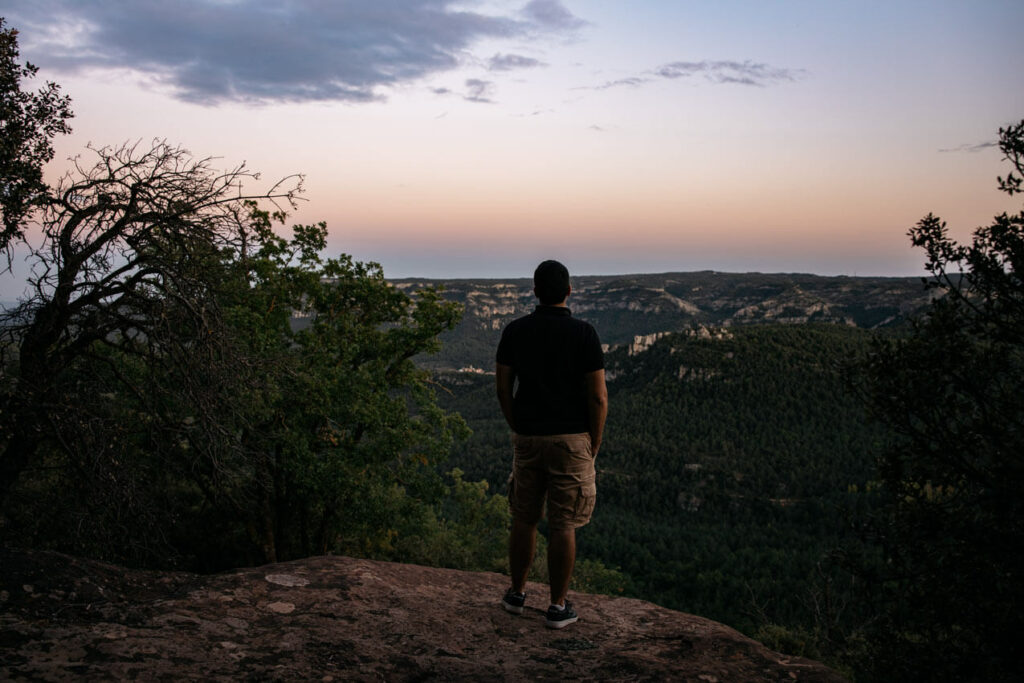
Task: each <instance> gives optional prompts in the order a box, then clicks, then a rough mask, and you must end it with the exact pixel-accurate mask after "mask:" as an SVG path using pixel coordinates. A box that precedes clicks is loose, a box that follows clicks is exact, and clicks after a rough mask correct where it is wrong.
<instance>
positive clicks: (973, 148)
mask: <svg viewBox="0 0 1024 683" xmlns="http://www.w3.org/2000/svg"><path fill="white" fill-rule="evenodd" d="M998 146H999V144H998V143H996V142H979V143H978V144H976V145H972V144H969V143H964V144H962V145H958V146H956V147H949V148H947V149H940V150H939V151H940V152H972V153H973V152H980V151H982V150H985V149H989V148H990V147H998Z"/></svg>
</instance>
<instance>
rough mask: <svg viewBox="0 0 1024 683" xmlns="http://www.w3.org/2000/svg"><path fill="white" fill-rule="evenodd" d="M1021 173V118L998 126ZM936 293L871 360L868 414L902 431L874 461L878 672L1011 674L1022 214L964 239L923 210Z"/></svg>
mask: <svg viewBox="0 0 1024 683" xmlns="http://www.w3.org/2000/svg"><path fill="white" fill-rule="evenodd" d="M999 138H1000V139H999V147H1000V149H1001V150H1002V152H1003V154H1004V155H1005V157H1006V159H1007V160H1009V161H1010V163H1011V164H1012V166H1013V170H1012V171H1011V172H1010V173H1009V174H1008V175H1007V177H1006V178H999V188H1000V189H1001V190H1002V191H1004V192H1006V193H1007V194H1009V195H1014V194H1016V193H1018V192H1019V191H1020V184H1021V176H1024V121H1021V122H1020V123H1018V124H1016V125H1011V126H1009V127H1007V128H1005V129H1000V131H999ZM910 237H911V239H912V242H913V244H914V245H915V246H918V247H922V248H924V250H925V252H926V254H927V259H928V260H927V268H928V270H929V271H930V273H931V275H932V278H931V280H930V281H929V282H928V286H929V287H931V288H933V289H934V290H935V292H936V298H935V299H934V300H933V302H932V303H931V305H930V307H929V310H928V312H927V315H925V316H924V317H922V318H921V319H919V320H918V321H916V323H915V324H914V326H913V330H912V332H911V334H910V335H909V337H908V338H906V339H902V340H892V341H889V342H884V343H883V342H880V343H879V344H878V346H877V347H876V349H875V352H874V354H873V355H872V357H871V358H870V360H869V361H868V363H867V366H866V370H867V377H868V379H869V383H868V390H869V393H870V399H871V404H872V406H873V409H874V412H875V414H876V415H877V416H878V417H880V418H881V419H882V420H883V421H885V422H887V423H888V424H889V425H891V426H892V427H893V428H894V430H895V432H896V433H897V434H898V439H897V440H896V441H895V443H893V444H892V446H891V447H890V448H889V449H888V450H887V451H886V452H885V453H884V454H883V455H882V457H881V458H880V461H879V467H880V474H881V478H882V480H883V482H884V484H885V487H886V490H887V493H888V501H889V503H888V508H887V514H886V516H885V517H884V518H883V519H882V523H881V525H880V528H879V531H880V534H881V540H882V543H883V545H884V551H885V555H886V561H887V564H886V567H887V569H888V571H887V572H886V573H884V574H883V575H882V576H881V577H880V579H881V581H882V584H881V585H882V586H883V587H884V590H885V592H884V598H885V604H886V611H885V614H884V618H883V620H882V621H881V623H880V625H879V629H878V632H877V633H876V640H875V645H876V648H877V653H876V654H877V658H876V664H877V666H878V667H879V671H881V672H882V673H880V674H879V675H880V677H884V678H886V679H889V680H892V679H896V680H899V679H907V680H909V679H917V680H923V679H928V680H957V681H963V680H979V681H982V680H984V681H996V680H1020V676H1021V674H1022V666H1021V660H1020V659H1019V657H1018V656H1017V654H1016V645H1017V642H1016V641H1017V639H1018V634H1019V633H1020V632H1021V629H1022V627H1024V623H1022V617H1021V615H1022V614H1024V581H1022V577H1024V498H1022V497H1021V487H1022V486H1024V447H1022V445H1024V282H1022V279H1021V278H1022V274H1024V270H1022V269H1024V213H1018V214H1014V215H1007V214H1005V213H1003V214H1001V215H998V216H996V217H995V219H994V221H993V223H992V224H991V225H989V226H984V227H980V228H978V229H977V230H976V231H975V232H974V235H973V240H972V242H971V243H970V244H968V245H961V244H958V243H957V242H956V241H954V240H953V239H951V238H950V237H949V234H948V231H947V228H946V224H945V223H944V222H943V221H941V220H940V219H939V218H937V217H935V216H933V215H931V214H929V215H928V216H926V217H925V218H923V219H922V220H921V221H920V222H919V223H918V224H917V226H916V227H914V228H913V229H912V230H911V231H910Z"/></svg>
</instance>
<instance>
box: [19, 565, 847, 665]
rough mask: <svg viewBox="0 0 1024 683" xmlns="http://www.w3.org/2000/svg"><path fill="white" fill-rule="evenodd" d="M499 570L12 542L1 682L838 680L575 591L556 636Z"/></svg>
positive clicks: (659, 613)
mask: <svg viewBox="0 0 1024 683" xmlns="http://www.w3.org/2000/svg"><path fill="white" fill-rule="evenodd" d="M506 581H507V579H506V578H505V577H503V576H501V575H499V574H493V573H474V572H462V571H456V570H451V569H436V568H431V567H419V566H414V565H405V564H394V563H388V562H375V561H370V560H358V559H352V558H347V557H315V558H308V559H305V560H299V561H295V562H285V563H280V564H275V565H268V566H265V567H257V568H252V569H241V570H237V571H232V572H230V573H225V574H217V575H212V576H200V575H195V574H185V573H167V572H148V571H138V570H129V569H123V568H120V567H115V566H113V565H108V564H103V563H100V562H93V561H87V560H80V559H75V558H71V557H67V556H64V555H59V554H57V553H49V552H34V551H15V550H9V549H0V679H5V680H10V679H18V678H30V679H33V680H67V679H70V678H79V677H81V678H88V679H111V678H113V679H120V680H131V679H144V680H182V679H190V680H195V679H202V678H206V679H215V680H243V679H250V680H254V679H259V680H322V681H331V680H344V681H378V680H388V681H405V680H417V681H424V680H440V681H445V680H477V681H506V680H521V679H531V680H594V681H625V680H628V681H644V680H675V681H695V682H703V683H716V682H719V681H721V682H725V681H807V682H818V681H821V682H826V681H828V682H833V681H837V682H838V681H843V680H844V679H843V678H842V677H841V676H840V675H838V674H837V673H835V672H834V671H831V670H830V669H828V668H826V667H825V666H824V665H822V664H819V663H817V662H812V661H809V660H806V659H799V658H795V657H787V656H784V655H780V654H778V653H776V652H773V651H771V650H769V649H767V648H766V647H764V646H763V645H761V644H760V643H758V642H756V641H754V640H751V639H749V638H747V637H745V636H743V635H741V634H740V633H738V632H737V631H735V630H733V629H731V628H728V627H726V626H723V625H722V624H719V623H717V622H714V621H710V620H707V619H702V618H700V617H696V616H692V615H689V614H683V613H681V612H675V611H672V610H668V609H664V608H662V607H658V606H656V605H653V604H651V603H648V602H643V601H640V600H632V599H626V598H611V597H606V596H599V595H585V594H577V595H574V596H573V600H574V603H575V604H576V606H577V611H578V612H579V613H580V620H579V622H578V623H576V624H574V625H572V626H569V627H568V628H566V629H564V630H558V631H553V630H550V629H546V628H544V618H543V608H546V607H547V602H546V590H545V588H544V587H543V586H541V585H535V584H530V585H529V586H528V593H527V595H528V602H527V609H526V612H525V613H524V614H523V615H522V616H515V615H511V614H508V613H506V612H505V611H504V610H502V609H501V608H500V606H499V604H498V601H499V599H500V596H501V594H502V592H503V590H504V588H505V586H506Z"/></svg>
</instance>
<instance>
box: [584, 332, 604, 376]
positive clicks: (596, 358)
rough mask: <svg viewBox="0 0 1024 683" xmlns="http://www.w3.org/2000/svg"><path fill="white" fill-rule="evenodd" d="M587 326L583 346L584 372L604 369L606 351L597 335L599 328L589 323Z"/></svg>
mask: <svg viewBox="0 0 1024 683" xmlns="http://www.w3.org/2000/svg"><path fill="white" fill-rule="evenodd" d="M587 328H588V329H587V334H586V335H585V337H584V340H585V341H584V347H583V372H584V373H588V372H595V371H597V370H603V369H604V351H602V350H601V340H600V338H598V336H597V330H595V329H594V328H593V327H592V326H590V325H588V326H587Z"/></svg>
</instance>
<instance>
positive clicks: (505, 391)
mask: <svg viewBox="0 0 1024 683" xmlns="http://www.w3.org/2000/svg"><path fill="white" fill-rule="evenodd" d="M515 381H516V373H515V371H514V370H513V369H512V367H511V366H508V365H502V364H501V363H496V364H495V366H494V383H495V389H496V390H497V392H498V403H499V404H501V414H502V415H504V416H505V422H507V423H508V427H509V429H511V430H512V431H513V432H514V431H516V425H515V420H514V419H513V417H512V387H513V385H514V384H515Z"/></svg>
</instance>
